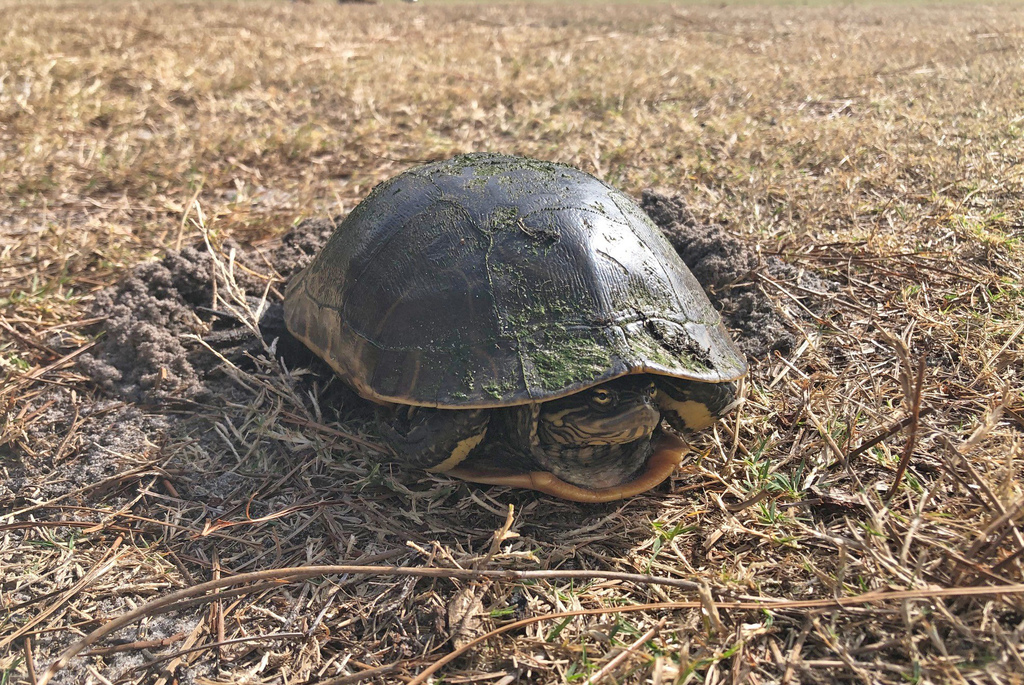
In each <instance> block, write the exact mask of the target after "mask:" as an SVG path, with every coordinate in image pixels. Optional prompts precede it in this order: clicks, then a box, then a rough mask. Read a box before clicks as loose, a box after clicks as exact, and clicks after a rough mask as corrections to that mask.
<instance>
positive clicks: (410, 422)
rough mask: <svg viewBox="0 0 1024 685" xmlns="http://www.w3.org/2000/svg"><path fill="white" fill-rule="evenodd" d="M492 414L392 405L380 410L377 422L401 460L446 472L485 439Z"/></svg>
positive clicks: (478, 411)
mask: <svg viewBox="0 0 1024 685" xmlns="http://www.w3.org/2000/svg"><path fill="white" fill-rule="evenodd" d="M489 417H490V413H489V412H488V411H487V410H484V409H433V408H431V407H413V406H406V405H391V406H389V407H381V408H380V409H379V410H378V415H377V423H378V425H379V426H378V427H379V429H380V432H381V435H382V436H383V437H384V439H385V440H387V442H388V444H389V445H390V446H391V448H392V449H394V451H395V453H396V454H397V456H398V460H399V461H401V462H402V463H405V464H409V465H411V466H415V467H417V468H421V469H426V470H428V471H433V472H435V473H444V472H445V471H448V470H449V469H453V468H455V467H456V466H457V465H458V464H459V463H460V462H462V461H463V460H464V459H465V458H466V457H467V456H469V454H470V452H472V451H473V450H474V449H475V448H476V447H477V445H479V444H480V443H481V442H482V441H483V439H484V436H485V435H486V434H487V421H488V419H489Z"/></svg>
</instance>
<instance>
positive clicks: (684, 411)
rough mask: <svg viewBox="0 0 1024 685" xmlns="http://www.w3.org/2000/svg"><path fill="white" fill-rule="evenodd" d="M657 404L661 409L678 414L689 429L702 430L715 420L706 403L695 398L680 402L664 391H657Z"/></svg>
mask: <svg viewBox="0 0 1024 685" xmlns="http://www.w3.org/2000/svg"><path fill="white" fill-rule="evenodd" d="M658 406H659V407H661V410H662V411H670V412H672V413H674V414H676V415H678V416H679V418H680V419H682V421H683V423H685V424H686V427H687V428H689V429H690V430H695V431H698V430H702V429H704V428H707V427H708V426H710V425H711V424H713V423H714V422H715V417H714V416H712V415H711V412H710V411H708V407H707V405H706V404H704V403H702V402H697V401H695V400H685V401H683V402H680V401H679V400H674V399H672V398H671V397H669V396H668V395H667V394H666V393H663V392H659V393H658Z"/></svg>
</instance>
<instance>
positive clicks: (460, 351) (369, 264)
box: [284, 153, 746, 409]
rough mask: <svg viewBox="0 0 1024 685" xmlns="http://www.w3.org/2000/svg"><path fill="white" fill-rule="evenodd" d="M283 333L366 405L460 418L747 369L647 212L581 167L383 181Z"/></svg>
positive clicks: (325, 257)
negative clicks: (656, 379) (609, 387)
mask: <svg viewBox="0 0 1024 685" xmlns="http://www.w3.org/2000/svg"><path fill="white" fill-rule="evenodd" d="M284 309H285V317H286V323H287V326H288V329H289V330H290V331H291V332H292V334H293V335H295V336H296V337H297V338H299V339H300V340H302V341H303V342H304V343H306V345H307V346H309V347H310V348H311V349H312V350H313V351H314V352H316V353H317V354H318V355H320V356H321V357H323V359H324V360H325V361H327V362H328V363H329V364H330V365H331V367H333V368H334V370H335V371H336V372H337V373H338V374H339V375H340V376H341V377H342V378H343V379H344V380H345V381H346V382H348V383H349V384H350V385H351V386H352V387H353V388H354V389H355V390H356V391H357V392H358V393H359V394H360V395H362V396H363V397H365V398H366V399H369V400H373V401H376V402H386V403H400V404H412V405H422V406H430V407H440V408H452V409H467V408H474V407H476V408H480V407H501V406H511V405H517V404H525V403H530V402H541V401H545V400H548V399H553V398H556V397H560V396H563V395H568V394H571V393H574V392H578V391H580V390H582V389H584V388H586V387H589V386H593V385H596V384H598V383H602V382H604V381H607V380H611V379H613V378H616V377H619V376H623V375H626V374H633V373H651V374H662V375H666V376H673V377H676V378H684V379H689V380H696V381H706V382H709V383H718V382H724V381H730V380H734V379H736V378H739V377H740V376H742V375H743V374H744V373H745V372H746V362H745V361H744V359H743V356H742V354H741V353H740V352H739V351H738V350H737V348H736V347H735V345H734V343H733V342H732V340H731V339H730V338H729V335H728V333H727V332H726V331H725V328H724V327H723V326H722V323H721V320H720V318H719V316H718V312H716V311H715V309H714V307H713V306H712V305H711V303H710V302H709V300H708V298H707V296H706V295H705V294H704V291H703V290H702V289H701V287H700V285H699V284H698V283H697V281H696V279H695V278H694V277H693V275H692V274H691V273H690V271H689V269H687V268H686V265H685V264H684V263H683V262H682V260H681V259H680V258H679V256H678V255H677V254H676V252H675V250H674V249H673V248H672V246H671V245H670V244H669V242H668V240H667V239H666V238H665V237H664V235H662V233H661V231H660V230H659V229H658V228H657V226H655V225H654V223H653V222H652V221H651V220H650V218H648V216H647V215H646V214H645V213H644V212H643V210H641V209H640V208H639V207H638V206H637V205H636V203H634V202H633V201H632V200H630V199H629V198H628V197H626V196H625V195H624V194H622V193H621V192H619V191H618V190H615V189H614V188H612V187H610V186H608V185H607V184H605V183H603V182H602V181H600V180H598V179H596V178H594V177H593V176H590V175H589V174H586V173H584V172H582V171H579V170H577V169H573V168H572V167H568V166H564V165H561V164H555V163H550V162H541V161H537V160H532V159H525V158H520V157H510V156H505V155H497V154H488V153H481V154H469V155H462V156H459V157H455V158H453V159H449V160H446V161H443V162H436V163H433V164H427V165H425V166H421V167H417V168H414V169H411V170H409V171H406V172H405V173H403V174H400V175H399V176H396V177H395V178H392V179H391V180H389V181H385V182H384V183H381V184H380V185H378V186H377V187H376V188H374V190H373V192H371V193H370V195H369V196H368V197H367V198H366V199H365V200H364V201H363V202H361V203H360V204H359V205H358V206H357V207H356V208H355V209H354V210H353V211H352V213H351V214H349V216H348V217H347V218H346V219H345V220H344V221H343V222H342V223H341V224H339V225H338V227H337V228H336V229H335V231H334V233H333V234H332V236H331V237H330V239H329V240H328V242H327V244H326V245H325V246H324V248H323V250H322V251H321V252H320V254H319V255H317V257H316V258H315V259H314V260H313V262H311V263H310V264H309V266H307V267H306V268H305V269H304V270H303V271H302V272H300V273H299V274H298V275H297V276H296V277H295V278H294V279H293V280H292V282H291V283H290V284H289V285H288V289H287V292H286V297H285V303H284Z"/></svg>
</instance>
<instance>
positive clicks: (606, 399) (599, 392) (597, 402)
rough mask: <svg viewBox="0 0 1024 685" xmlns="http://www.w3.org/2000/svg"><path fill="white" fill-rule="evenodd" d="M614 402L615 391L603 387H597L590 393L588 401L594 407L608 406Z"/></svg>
mask: <svg viewBox="0 0 1024 685" xmlns="http://www.w3.org/2000/svg"><path fill="white" fill-rule="evenodd" d="M614 402H615V393H613V392H612V391H611V390H606V389H605V388H597V389H596V390H594V391H592V392H591V393H590V403H591V404H593V405H594V406H595V407H610V406H612V403H614Z"/></svg>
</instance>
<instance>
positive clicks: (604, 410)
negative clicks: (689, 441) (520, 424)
mask: <svg viewBox="0 0 1024 685" xmlns="http://www.w3.org/2000/svg"><path fill="white" fill-rule="evenodd" d="M655 397H656V390H655V387H654V383H653V382H652V381H651V379H650V377H649V376H625V377H623V378H617V379H615V380H613V381H609V382H607V383H603V384H602V385H598V386H595V387H593V388H588V389H586V390H583V391H581V392H578V393H576V394H574V395H569V396H568V397H563V398H561V399H558V400H552V401H550V402H545V403H544V404H542V405H541V408H540V414H539V416H538V417H537V437H538V438H539V439H540V441H541V443H542V444H545V445H550V446H555V445H560V446H566V447H568V446H579V447H582V446H593V445H623V444H626V443H630V442H634V441H636V440H639V439H641V438H644V437H650V435H651V434H652V433H653V432H654V429H655V428H657V427H658V422H659V421H660V420H661V413H660V411H659V410H658V405H657V402H656V400H655Z"/></svg>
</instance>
